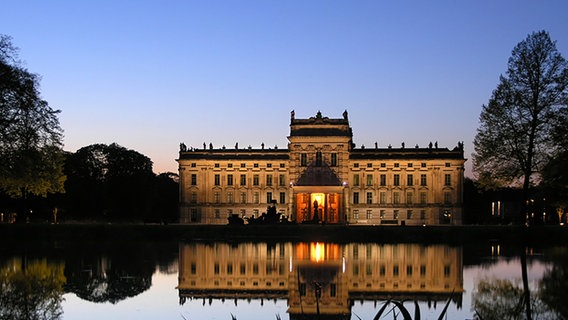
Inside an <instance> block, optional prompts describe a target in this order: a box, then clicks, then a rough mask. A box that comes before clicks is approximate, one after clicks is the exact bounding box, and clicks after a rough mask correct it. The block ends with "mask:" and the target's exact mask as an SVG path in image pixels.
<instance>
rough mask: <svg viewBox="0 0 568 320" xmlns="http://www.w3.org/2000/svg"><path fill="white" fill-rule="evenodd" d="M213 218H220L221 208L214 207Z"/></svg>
mask: <svg viewBox="0 0 568 320" xmlns="http://www.w3.org/2000/svg"><path fill="white" fill-rule="evenodd" d="M215 219H221V210H219V209H215Z"/></svg>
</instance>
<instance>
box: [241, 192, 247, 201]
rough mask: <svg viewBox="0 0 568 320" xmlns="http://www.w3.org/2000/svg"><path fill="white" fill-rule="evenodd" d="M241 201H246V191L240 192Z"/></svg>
mask: <svg viewBox="0 0 568 320" xmlns="http://www.w3.org/2000/svg"><path fill="white" fill-rule="evenodd" d="M241 203H247V193H246V192H241Z"/></svg>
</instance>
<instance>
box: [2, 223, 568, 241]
mask: <svg viewBox="0 0 568 320" xmlns="http://www.w3.org/2000/svg"><path fill="white" fill-rule="evenodd" d="M23 240H25V241H50V240H52V241H57V240H61V241H64V240H90V241H139V240H140V241H152V240H156V241H159V240H175V241H180V240H183V241H197V240H202V241H216V240H224V241H270V240H277V241H283V240H284V241H327V242H337V243H343V242H358V241H361V242H379V243H395V242H396V243H400V242H407V243H448V244H469V243H479V242H501V243H524V244H565V243H567V242H568V227H562V226H532V227H522V226H482V225H465V226H397V227H393V226H345V225H256V226H251V225H244V226H232V225H181V224H169V225H158V224H156V225H144V224H96V223H94V224H93V223H76V224H70V223H65V224H0V241H2V242H3V243H4V244H6V243H10V242H13V241H14V242H20V241H23Z"/></svg>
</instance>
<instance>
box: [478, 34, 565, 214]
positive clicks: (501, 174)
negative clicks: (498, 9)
mask: <svg viewBox="0 0 568 320" xmlns="http://www.w3.org/2000/svg"><path fill="white" fill-rule="evenodd" d="M567 87H568V65H567V63H566V61H565V59H564V58H563V57H562V55H561V54H560V53H559V52H558V50H557V49H556V44H555V42H554V41H552V40H551V39H550V37H549V35H548V33H547V32H546V31H539V32H535V33H532V34H530V35H528V36H527V38H526V39H525V40H523V41H521V42H519V43H518V44H517V45H516V46H515V48H514V49H513V51H512V54H511V57H510V58H509V62H508V68H507V72H506V75H505V76H501V77H500V79H499V84H498V86H497V88H496V89H495V90H494V91H493V94H492V96H491V99H490V100H489V103H488V104H487V105H484V106H483V109H482V111H481V115H480V127H479V128H478V130H477V135H476V137H475V140H474V147H475V153H474V154H473V163H474V170H475V172H476V173H477V174H478V175H479V181H480V182H481V183H483V184H484V185H485V186H491V185H492V186H495V185H498V186H503V185H511V184H513V183H515V182H522V186H523V198H524V201H523V204H524V203H526V201H527V200H528V199H529V187H530V185H531V183H532V182H533V181H532V178H534V176H533V174H535V173H540V172H541V170H542V168H543V166H544V165H545V164H546V163H547V162H548V159H549V158H550V157H551V156H552V155H554V154H555V153H556V152H557V151H558V149H559V148H558V144H557V142H556V141H555V139H553V138H552V133H553V128H554V127H555V123H556V122H557V121H558V119H557V115H558V114H559V112H563V111H562V110H566V107H567V101H568V100H567V92H566V89H567ZM523 211H525V210H523ZM525 214H526V213H525V212H522V215H521V216H519V217H518V219H517V220H518V221H519V222H524V220H523V219H524V218H525Z"/></svg>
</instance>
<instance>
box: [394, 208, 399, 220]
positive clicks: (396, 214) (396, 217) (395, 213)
mask: <svg viewBox="0 0 568 320" xmlns="http://www.w3.org/2000/svg"><path fill="white" fill-rule="evenodd" d="M393 216H394V218H395V219H398V210H394V214H393Z"/></svg>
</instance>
